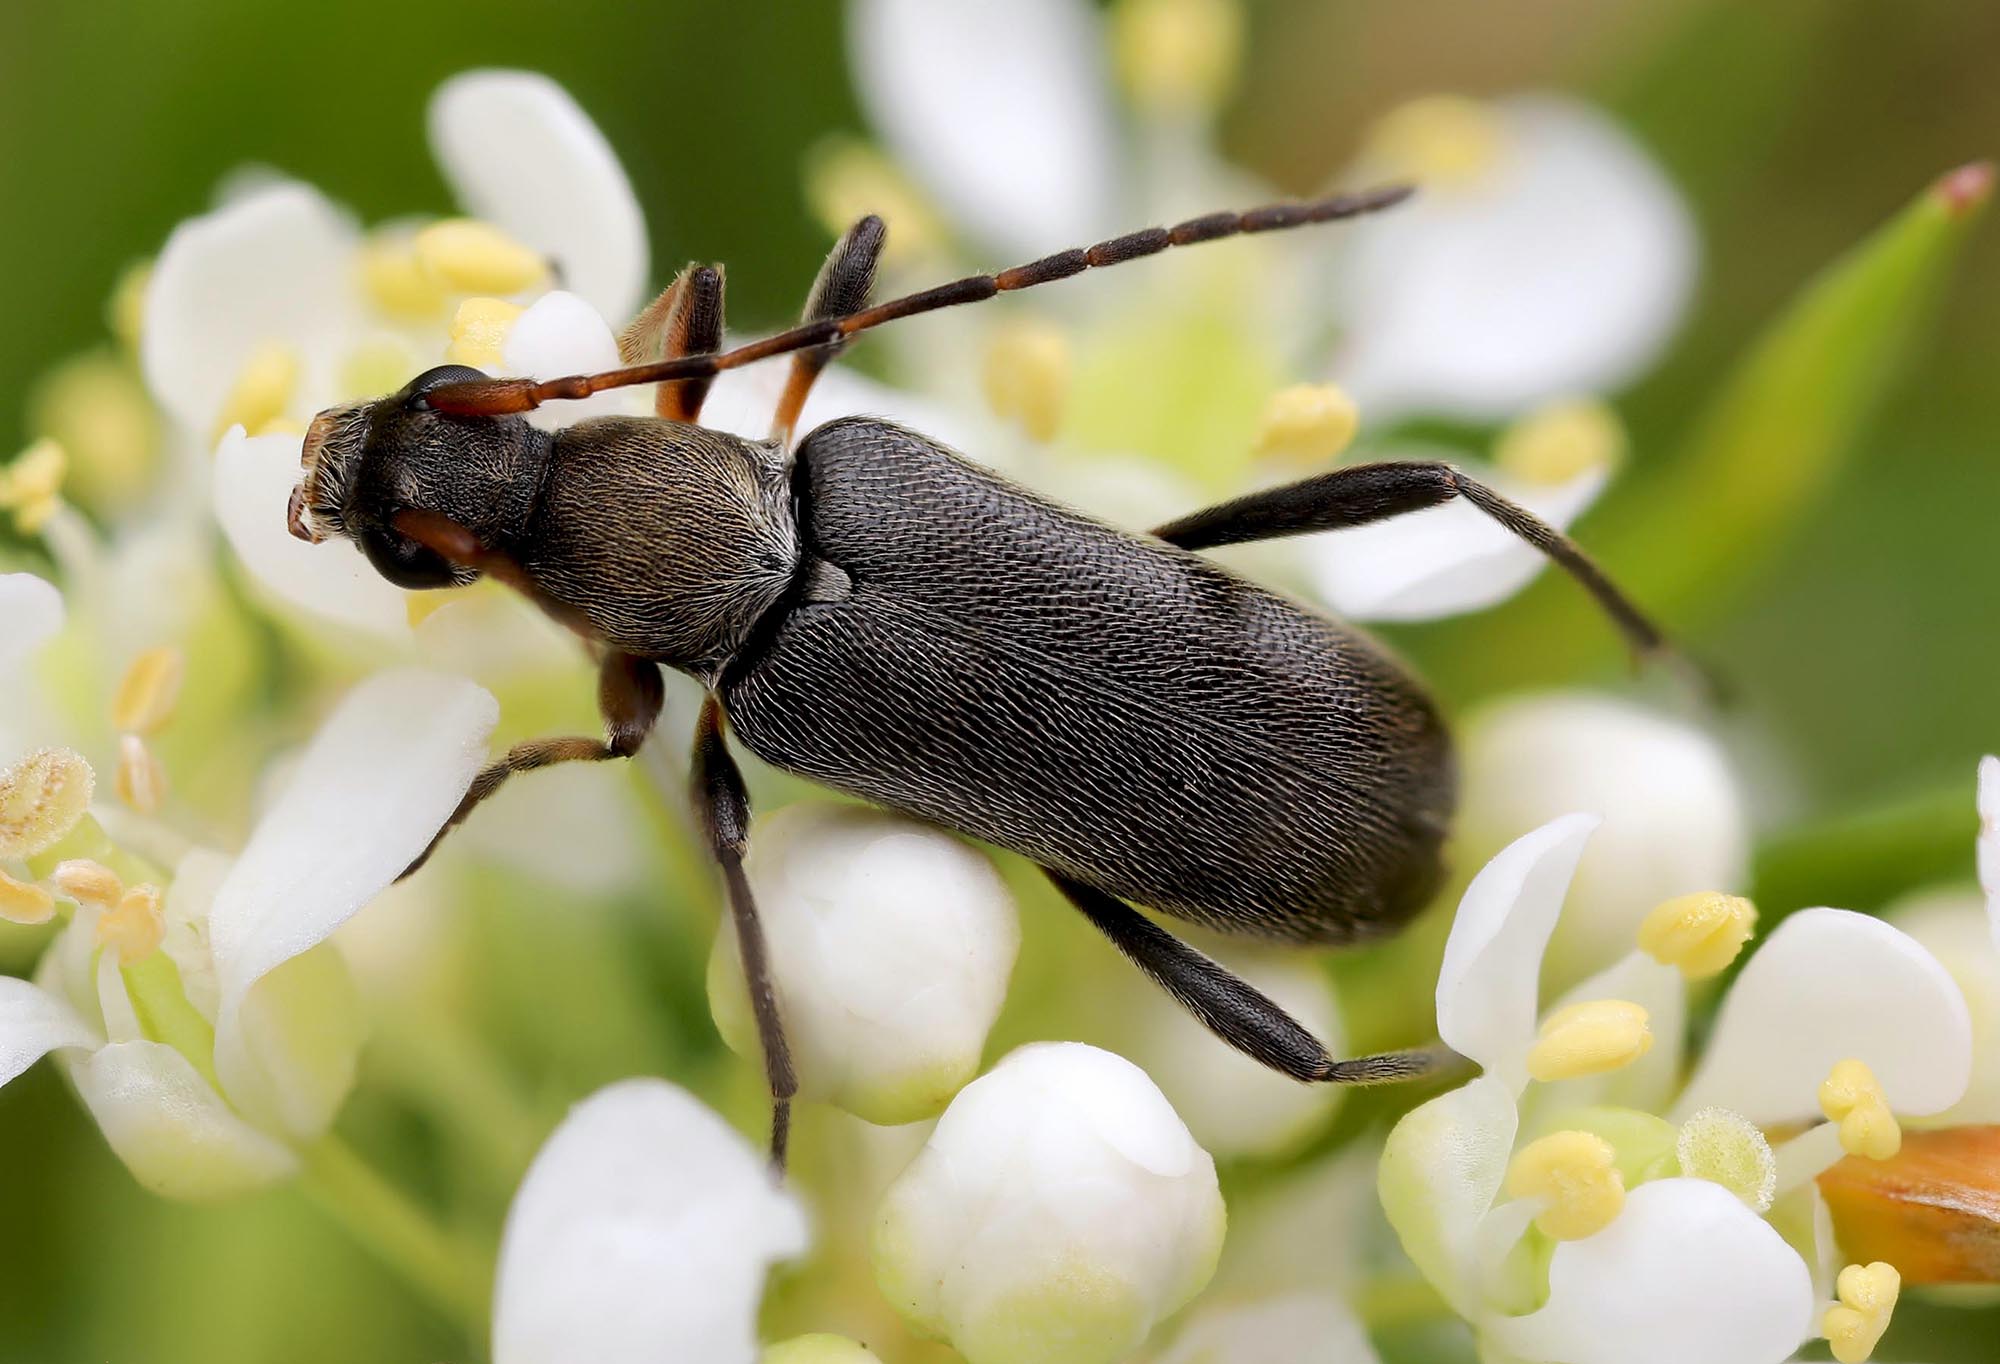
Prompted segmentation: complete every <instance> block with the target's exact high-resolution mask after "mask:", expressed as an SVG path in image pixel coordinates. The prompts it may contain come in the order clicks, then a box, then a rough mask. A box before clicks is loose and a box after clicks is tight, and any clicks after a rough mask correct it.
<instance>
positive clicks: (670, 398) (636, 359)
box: [618, 265, 722, 422]
mask: <svg viewBox="0 0 2000 1364" xmlns="http://www.w3.org/2000/svg"><path fill="white" fill-rule="evenodd" d="M721 349H722V267H721V266H719V265H690V266H688V267H687V269H685V270H683V271H681V272H680V274H678V275H676V276H675V277H674V282H673V283H672V284H669V285H668V286H667V287H666V288H664V289H662V290H661V291H660V296H659V297H658V298H656V299H654V300H653V301H652V302H651V303H649V304H647V305H646V308H645V311H643V312H641V313H640V314H639V315H638V316H637V317H635V318H633V319H632V324H631V325H630V326H629V327H627V328H626V329H625V330H624V331H623V332H621V333H619V336H618V354H619V355H620V356H621V357H622V358H623V359H624V361H625V363H626V364H628V365H648V364H652V363H653V362H655V361H658V360H675V359H679V358H680V357H681V356H683V355H713V354H714V353H715V352H716V351H719V350H721ZM714 382H715V376H714V375H708V376H706V377H702V378H695V379H670V380H668V381H666V382H665V383H662V384H659V385H657V386H655V388H654V391H653V410H654V411H655V412H656V413H658V414H659V415H660V416H662V417H665V418H666V419H667V420H668V421H677V422H694V421H699V420H701V405H702V402H703V401H704V400H705V399H706V398H707V397H708V390H709V386H710V385H711V384H713V383H714Z"/></svg>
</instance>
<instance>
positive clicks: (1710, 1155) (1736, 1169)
mask: <svg viewBox="0 0 2000 1364" xmlns="http://www.w3.org/2000/svg"><path fill="white" fill-rule="evenodd" d="M1674 1154H1675V1156H1676V1157H1677V1158H1678V1159H1679V1161H1680V1166H1681V1173H1682V1174H1684V1175H1688V1176H1690V1177H1692V1178H1694V1179H1706V1180H1708V1181H1710V1182H1711V1183H1715V1184H1720V1185H1721V1186H1722V1187H1723V1188H1725V1189H1727V1190H1729V1192H1731V1193H1733V1194H1735V1195H1736V1196H1737V1197H1738V1198H1740V1199H1742V1200H1743V1202H1744V1203H1745V1204H1746V1205H1747V1206H1748V1207H1749V1208H1750V1210H1751V1211H1752V1212H1759V1213H1761V1212H1765V1211H1767V1210H1768V1209H1769V1208H1770V1206H1771V1200H1772V1199H1773V1198H1775V1197H1776V1196H1777V1192H1778V1158H1777V1156H1776V1155H1774V1154H1773V1153H1772V1151H1771V1143H1770V1142H1769V1141H1768V1140H1766V1139H1765V1136H1764V1134H1763V1133H1762V1132H1761V1131H1759V1130H1758V1129H1757V1125H1756V1124H1755V1123H1753V1122H1751V1121H1750V1120H1749V1119H1748V1118H1746V1117H1744V1116H1743V1115H1742V1114H1741V1113H1737V1112H1735V1111H1733V1110H1731V1109H1727V1108H1704V1109H1702V1110H1701V1111H1699V1112H1698V1113H1696V1114H1694V1115H1693V1116H1692V1117H1690V1118H1689V1119H1688V1120H1687V1121H1686V1122H1684V1123H1682V1124H1681V1130H1680V1133H1679V1134H1678V1135H1677V1136H1676V1137H1675V1139H1674Z"/></svg>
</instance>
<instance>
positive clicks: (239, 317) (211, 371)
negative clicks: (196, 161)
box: [139, 181, 359, 444]
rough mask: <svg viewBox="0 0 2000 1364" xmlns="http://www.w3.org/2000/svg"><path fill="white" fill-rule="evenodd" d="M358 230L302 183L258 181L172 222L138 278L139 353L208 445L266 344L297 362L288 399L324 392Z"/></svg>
mask: <svg viewBox="0 0 2000 1364" xmlns="http://www.w3.org/2000/svg"><path fill="white" fill-rule="evenodd" d="M356 240H357V237H356V229H355V227H354V224H353V222H352V221H350V220H349V219H348V217H347V216H346V215H345V214H344V213H342V212H341V211H340V210H339V209H337V208H335V207H334V206H333V205H332V204H331V203H329V202H327V200H326V199H324V198H322V197H321V196H320V194H319V192H318V191H316V190H314V189H312V188H311V187H310V186H307V185H301V184H295V183H290V182H285V181H280V182H276V183H272V184H268V185H264V186H262V187H260V188H258V189H256V190H254V191H251V192H249V193H246V194H244V195H242V196H241V197H239V198H236V199H232V200H231V201H230V202H228V203H226V204H224V205H223V206H222V207H221V208H218V209H216V210H215V211H214V212H212V213H207V214H204V215H202V216H201V217H199V218H190V219H188V220H187V221H186V222H184V223H182V224H181V225H180V226H179V227H177V228H175V229H174V234H173V235H172V236H171V237H169V238H168V239H167V244H166V246H165V248H164V249H163V250H162V251H161V252H160V258H159V261H158V262H157V263H156V264H155V265H154V267H153V274H152V280H151V282H150V283H149V284H148V285H147V288H146V312H145V327H144V330H143V333H142V335H141V337H140V341H139V358H140V361H141V363H142V364H143V366H144V368H145V373H146V386H147V387H148V388H149V389H151V390H152V394H153V397H154V399H155V400H156V401H157V402H158V403H159V404H160V405H161V406H162V407H164V408H165V409H166V410H167V411H168V412H170V413H172V414H173V416H174V418H175V420H176V421H178V422H179V423H180V425H181V426H182V427H183V428H184V429H185V430H186V431H187V432H188V433H189V434H190V435H191V436H193V437H194V439H196V440H197V441H200V442H202V443H203V444H206V443H207V441H208V440H209V438H210V436H211V435H212V434H213V431H214V427H215V424H216V422H217V420H218V419H219V418H220V417H221V415H222V407H223V403H224V401H225V400H226V399H227V398H228V396H229V393H230V390H231V389H232V388H233V387H234V386H235V384H236V381H237V378H238V377H239V376H240V374H241V373H242V370H243V367H244V365H245V364H246V363H247V362H248V361H249V359H250V357H251V356H252V355H253V354H255V353H256V352H257V350H258V349H259V348H261V347H263V346H266V345H269V344H272V343H277V344H280V345H284V346H287V347H290V348H292V349H293V350H295V351H296V352H297V353H298V357H299V359H300V361H301V362H302V364H303V365H304V374H303V376H302V382H301V391H300V394H299V396H298V398H297V400H295V401H294V403H293V404H292V405H291V408H290V410H293V411H298V412H309V411H312V410H314V409H315V408H317V407H321V406H324V405H325V404H326V403H327V402H328V401H330V400H331V398H332V396H333V391H334V384H335V375H336V371H335V366H336V365H337V364H338V362H339V352H340V351H341V350H342V349H343V348H344V347H345V345H346V344H347V343H348V342H349V340H350V338H351V337H352V335H353V329H354V327H355V325H356V320H355V319H356V317H357V315H358V303H359V299H358V295H357V294H356V293H355V290H354V286H353V279H352V271H353V264H354V263H353V253H354V249H355V245H356Z"/></svg>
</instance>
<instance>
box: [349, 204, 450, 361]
mask: <svg viewBox="0 0 2000 1364" xmlns="http://www.w3.org/2000/svg"><path fill="white" fill-rule="evenodd" d="M355 270H356V273H357V274H358V275H359V276H360V280H361V292H362V293H363V294H364V295H365V296H366V297H367V299H368V301H369V302H370V303H372V304H374V305H375V308H376V309H377V311H379V312H382V313H385V314H387V315H388V316H390V317H393V318H397V319H399V320H401V321H405V322H428V321H430V320H431V319H433V318H436V317H440V316H442V315H443V314H444V309H445V304H446V303H447V302H449V301H450V296H449V291H448V290H446V288H445V286H444V283H443V281H441V280H439V279H438V277H437V276H436V275H433V274H432V273H431V272H430V271H429V270H427V269H425V268H424V262H423V259H422V257H420V256H419V255H418V254H417V245H416V242H415V241H414V240H412V239H411V238H410V237H409V236H408V235H406V234H403V233H389V232H378V233H377V234H375V235H374V236H372V237H370V238H369V239H368V240H367V242H365V243H364V244H363V245H362V247H361V251H360V254H359V255H358V257H357V258H356V261H355ZM377 391H378V392H379V391H380V390H377Z"/></svg>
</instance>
